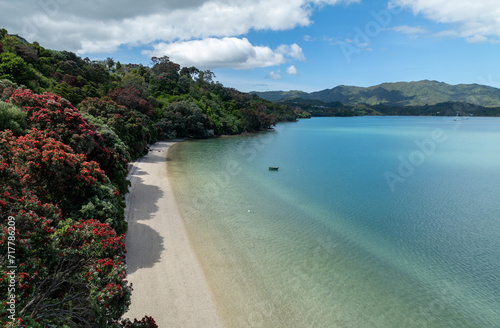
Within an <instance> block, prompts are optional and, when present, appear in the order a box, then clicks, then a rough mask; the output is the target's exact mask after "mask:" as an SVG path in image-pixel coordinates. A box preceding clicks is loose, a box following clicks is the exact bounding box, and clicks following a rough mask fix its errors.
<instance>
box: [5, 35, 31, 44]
mask: <svg viewBox="0 0 500 328" xmlns="http://www.w3.org/2000/svg"><path fill="white" fill-rule="evenodd" d="M8 36H11V37H13V38H16V39H18V40H19V41H21V42H22V43H28V40H26V39H25V38H23V37H22V36H20V35H17V34H8Z"/></svg>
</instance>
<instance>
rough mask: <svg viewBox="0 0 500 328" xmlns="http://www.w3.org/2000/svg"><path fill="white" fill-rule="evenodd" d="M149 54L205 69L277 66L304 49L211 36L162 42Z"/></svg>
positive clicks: (294, 46)
mask: <svg viewBox="0 0 500 328" xmlns="http://www.w3.org/2000/svg"><path fill="white" fill-rule="evenodd" d="M143 54H144V55H149V56H157V57H160V56H165V55H166V56H168V57H170V59H171V60H172V61H174V62H176V63H179V64H180V65H181V66H196V67H198V68H202V69H214V68H221V67H226V68H236V69H251V68H256V67H269V66H276V65H280V64H282V63H284V62H285V61H286V59H287V58H296V57H297V56H299V54H301V55H302V56H301V58H302V57H303V54H302V49H301V48H300V47H299V46H298V45H296V44H293V45H281V46H279V47H278V48H277V49H276V50H272V49H271V48H269V47H267V46H254V45H252V44H251V43H250V42H249V41H248V39H246V38H242V39H239V38H234V37H226V38H221V39H217V38H207V39H202V40H192V41H179V42H173V43H159V44H156V45H155V46H154V49H153V50H151V51H150V50H147V51H143Z"/></svg>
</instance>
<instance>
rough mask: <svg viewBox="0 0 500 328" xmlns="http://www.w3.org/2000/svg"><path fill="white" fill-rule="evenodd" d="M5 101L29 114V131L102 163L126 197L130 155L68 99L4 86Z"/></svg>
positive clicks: (100, 164)
mask: <svg viewBox="0 0 500 328" xmlns="http://www.w3.org/2000/svg"><path fill="white" fill-rule="evenodd" d="M4 90H5V91H4V93H6V94H5V95H4V97H5V98H7V97H8V101H9V102H10V103H11V104H13V105H16V106H18V107H22V108H24V110H26V112H27V121H28V128H36V129H38V130H47V131H51V132H52V133H51V134H50V136H51V137H52V138H54V139H56V140H58V141H61V142H63V143H64V144H66V145H68V146H70V147H71V148H72V149H73V150H74V152H75V153H76V154H83V155H85V156H86V158H87V159H88V160H89V161H95V162H97V163H99V166H100V168H101V169H102V170H103V171H104V172H106V174H107V176H108V177H109V178H110V180H111V181H112V182H113V183H114V184H115V185H116V186H117V188H119V191H120V192H121V193H122V194H124V193H126V192H127V188H128V183H126V168H127V164H128V161H129V157H128V154H125V153H123V152H122V151H121V150H117V149H114V148H113V145H114V143H110V142H108V141H107V140H106V139H105V138H104V137H103V136H102V134H101V133H99V132H98V129H97V128H96V127H95V126H93V125H92V124H90V123H89V122H88V121H87V120H85V119H84V118H83V117H82V115H81V114H80V113H79V112H78V110H77V109H76V108H75V107H73V105H71V103H69V102H68V101H67V100H65V99H63V98H61V97H59V96H57V95H54V94H51V93H44V94H42V95H36V94H33V92H31V91H30V90H24V89H11V88H9V87H5V89H4Z"/></svg>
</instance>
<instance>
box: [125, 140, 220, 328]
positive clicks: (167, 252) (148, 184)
mask: <svg viewBox="0 0 500 328" xmlns="http://www.w3.org/2000/svg"><path fill="white" fill-rule="evenodd" d="M174 143H175V142H173V141H169V142H159V143H156V144H154V145H153V146H152V147H151V151H150V152H149V154H148V155H147V156H145V157H143V158H141V159H140V160H139V161H137V162H135V163H134V164H133V167H132V169H131V171H130V173H129V179H130V181H131V183H132V186H131V188H130V193H129V194H128V195H127V197H126V203H127V208H126V212H125V215H126V218H127V221H128V232H127V236H126V240H125V244H126V247H127V266H128V281H129V282H131V283H132V284H133V289H134V290H133V292H132V304H131V306H130V308H129V311H128V312H127V313H126V314H125V317H128V318H137V319H140V318H142V317H144V316H145V315H149V316H152V317H153V318H154V319H155V321H156V323H157V325H158V327H160V328H164V327H171V328H176V327H179V328H181V327H182V328H189V327H193V328H194V327H196V328H199V327H222V324H221V321H220V318H219V316H218V313H217V310H216V306H215V303H214V301H213V298H212V295H211V292H210V289H209V286H208V284H207V281H206V279H205V276H204V274H203V271H202V268H201V266H200V264H199V262H198V260H197V258H196V256H195V253H194V251H193V248H192V245H191V244H190V242H189V238H188V235H187V232H186V229H185V226H184V222H183V219H182V217H181V214H180V212H179V210H178V208H177V204H176V202H175V198H174V194H173V191H172V188H171V186H170V183H169V181H168V178H167V151H168V148H169V147H170V146H172V145H173V144H174Z"/></svg>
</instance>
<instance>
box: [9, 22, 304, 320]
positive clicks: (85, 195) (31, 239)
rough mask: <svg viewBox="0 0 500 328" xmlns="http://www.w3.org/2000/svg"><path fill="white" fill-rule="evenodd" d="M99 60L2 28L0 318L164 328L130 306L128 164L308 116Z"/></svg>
mask: <svg viewBox="0 0 500 328" xmlns="http://www.w3.org/2000/svg"><path fill="white" fill-rule="evenodd" d="M151 66H152V67H145V66H143V65H135V64H122V63H119V62H115V61H114V60H113V59H111V58H108V59H107V60H105V61H92V60H90V59H88V58H80V57H78V56H77V55H75V54H74V53H71V52H67V51H54V50H49V49H45V48H43V47H42V46H41V45H39V44H38V43H36V42H34V43H28V42H27V41H26V40H24V39H23V38H22V37H19V36H16V35H9V34H8V33H7V31H6V30H5V29H2V30H0V181H1V184H0V217H1V221H0V228H1V231H2V235H1V237H0V266H1V267H2V269H7V268H8V271H5V274H4V275H2V276H1V277H0V289H1V290H2V298H3V299H4V300H7V301H4V302H3V303H1V304H0V320H1V321H2V322H3V323H8V324H7V326H9V327H30V328H37V327H89V328H90V327H92V328H95V327H156V324H155V322H154V319H153V318H150V317H145V318H142V319H141V320H135V321H134V322H131V321H129V320H124V321H123V320H121V317H122V315H123V314H124V313H125V312H126V310H127V308H128V306H129V304H130V294H131V290H132V288H131V286H130V285H129V284H128V283H127V280H126V267H125V253H126V250H125V246H124V244H123V238H124V233H125V232H126V230H127V223H126V221H125V218H124V205H125V204H124V201H123V199H124V198H123V196H124V194H125V193H127V191H128V186H129V182H128V181H127V180H126V176H127V168H128V163H129V162H130V161H131V160H134V159H137V158H139V157H140V156H142V155H144V154H146V153H147V145H148V144H151V143H154V142H156V141H157V140H160V139H170V138H208V137H212V136H217V135H221V134H237V133H241V132H245V131H260V130H265V129H268V128H270V127H272V126H273V125H274V124H275V123H276V122H277V121H279V120H290V121H293V120H295V119H296V118H297V117H298V116H301V115H306V116H307V115H308V113H305V114H304V113H303V112H302V111H301V110H296V109H293V108H292V107H290V106H288V105H285V104H274V103H271V102H269V101H266V100H262V99H259V98H258V97H257V96H254V95H250V94H246V93H241V92H239V91H237V90H235V89H231V88H227V87H224V86H223V85H221V84H220V83H218V82H215V81H214V78H215V76H214V74H213V73H212V72H210V71H201V70H198V69H197V68H195V67H180V66H179V65H178V64H176V63H173V62H172V61H170V60H169V58H168V57H162V58H153V59H152V65H151Z"/></svg>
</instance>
